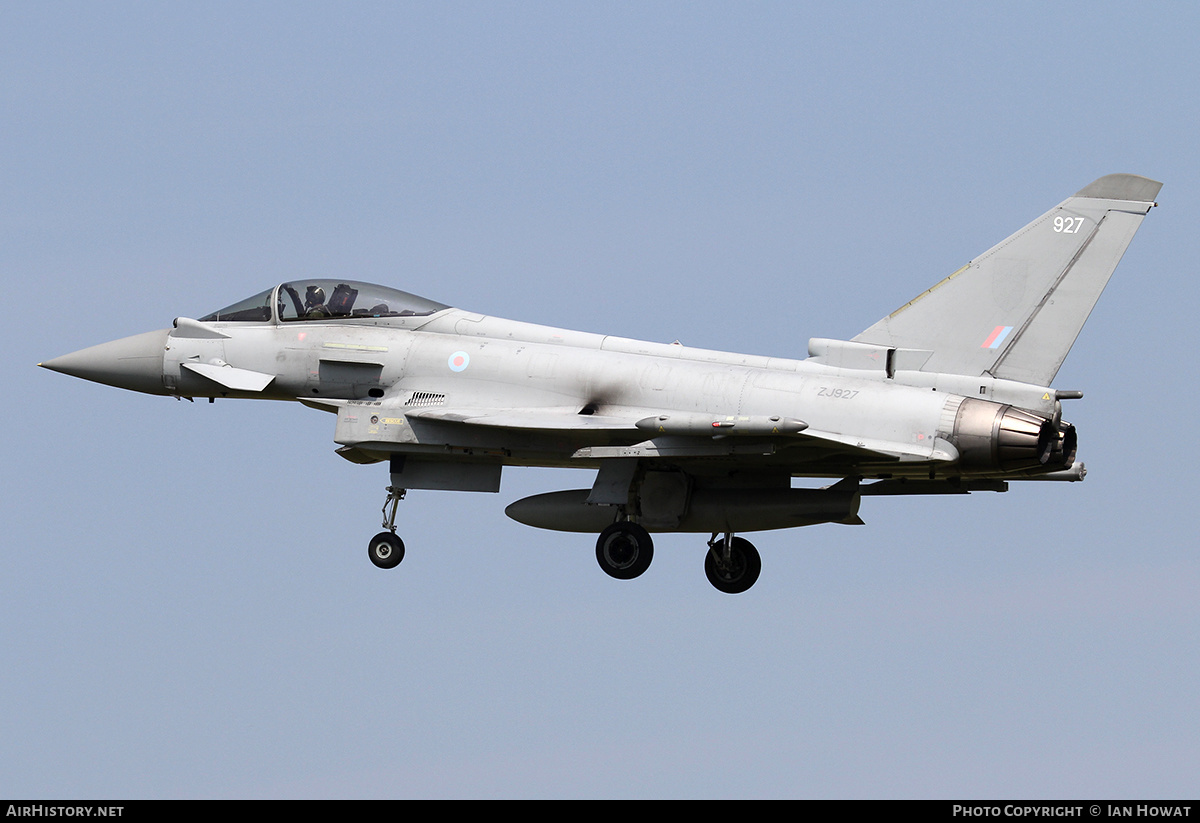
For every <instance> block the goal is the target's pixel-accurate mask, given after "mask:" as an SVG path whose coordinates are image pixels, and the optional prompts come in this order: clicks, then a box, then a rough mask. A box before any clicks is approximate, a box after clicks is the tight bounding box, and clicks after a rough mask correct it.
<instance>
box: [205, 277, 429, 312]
mask: <svg viewBox="0 0 1200 823" xmlns="http://www.w3.org/2000/svg"><path fill="white" fill-rule="evenodd" d="M272 307H274V310H272ZM448 308H450V307H449V306H446V305H443V304H441V303H437V302H435V301H433V300H426V299H425V298H424V297H417V296H416V295H415V294H409V293H408V292H406V291H400V290H399V289H389V288H388V287H386V286H376V285H373V284H371V283H359V282H356V281H353V280H297V281H294V282H291V283H283V284H281V285H279V286H275V287H274V288H270V289H267V290H266V291H264V292H262V293H261V294H256V295H254V296H253V297H247V298H246V299H245V300H242V301H241V302H238V303H234V304H233V305H232V306H227V307H225V308H223V309H221V310H220V311H215V312H213V313H212V314H209V315H206V316H204V317H201V318H200V320H201V322H204V323H217V322H221V323H228V322H240V323H270V322H272V321H274V322H283V323H291V322H297V321H299V322H305V321H308V322H312V321H320V320H337V319H342V318H364V319H365V318H375V317H413V316H419V315H428V314H433V313H434V312H439V311H441V310H442V309H448Z"/></svg>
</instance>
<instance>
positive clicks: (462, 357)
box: [446, 351, 471, 371]
mask: <svg viewBox="0 0 1200 823" xmlns="http://www.w3.org/2000/svg"><path fill="white" fill-rule="evenodd" d="M470 362H471V356H470V355H469V354H467V353H466V352H465V351H456V352H455V353H454V354H452V355H450V359H449V360H447V361H446V365H448V366H449V367H450V371H462V370H463V369H465V368H466V367H467V364H469V363H470Z"/></svg>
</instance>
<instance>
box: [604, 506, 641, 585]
mask: <svg viewBox="0 0 1200 823" xmlns="http://www.w3.org/2000/svg"><path fill="white" fill-rule="evenodd" d="M653 559H654V541H653V540H652V539H651V538H650V533H649V532H647V531H646V530H645V529H643V528H642V527H641V526H639V525H638V524H637V523H631V522H630V521H628V520H621V521H619V522H617V523H613V524H612V525H611V526H609V527H608V528H607V529H605V530H604V531H602V532H600V537H599V539H597V540H596V560H598V561H599V562H600V568H602V569H604V571H605V573H606V574H608V575H609V576H611V577H615V578H617V579H618V580H632V579H633V578H635V577H637V576H638V575H640V574H641V573H642V572H644V571H646V569H648V568H650V561H651V560H653Z"/></svg>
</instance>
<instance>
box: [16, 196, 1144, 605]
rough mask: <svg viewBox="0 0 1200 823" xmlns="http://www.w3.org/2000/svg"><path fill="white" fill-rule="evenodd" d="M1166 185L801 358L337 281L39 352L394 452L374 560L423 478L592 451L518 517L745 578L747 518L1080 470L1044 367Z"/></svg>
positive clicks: (388, 561) (91, 374)
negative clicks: (684, 548) (698, 559)
mask: <svg viewBox="0 0 1200 823" xmlns="http://www.w3.org/2000/svg"><path fill="white" fill-rule="evenodd" d="M1161 187H1162V184H1161V183H1158V182H1156V181H1153V180H1149V179H1147V178H1144V177H1138V176H1135V175H1130V174H1113V175H1109V176H1106V177H1102V178H1100V179H1099V180H1096V181H1095V182H1094V183H1092V184H1090V185H1088V186H1086V187H1084V188H1083V189H1081V190H1080V191H1079V192H1077V193H1076V194H1075V195H1073V196H1072V197H1069V198H1067V199H1066V200H1064V201H1063V202H1062V203H1061V204H1059V205H1058V206H1055V207H1054V208H1052V209H1051V210H1050V211H1048V212H1046V213H1045V214H1043V215H1042V216H1041V217H1039V218H1037V219H1036V220H1034V221H1033V222H1032V223H1030V224H1029V225H1027V226H1025V228H1023V229H1021V230H1020V231H1018V232H1017V233H1016V234H1014V235H1012V236H1011V237H1009V238H1008V239H1006V240H1004V241H1003V242H1001V243H999V244H998V245H996V246H995V247H993V248H992V249H990V250H989V251H987V252H985V253H984V254H982V255H980V256H979V257H978V258H976V259H974V260H972V261H971V262H969V263H967V264H966V265H965V266H963V267H962V268H960V269H959V270H958V271H956V272H954V273H953V274H951V275H950V276H949V277H947V278H945V279H944V280H942V281H941V282H940V283H937V284H936V285H934V286H933V287H932V288H930V289H928V290H927V291H924V292H922V293H920V294H918V295H917V296H916V297H915V298H913V299H912V300H911V301H909V302H908V303H905V304H904V305H903V306H901V307H900V308H898V309H897V310H896V311H894V312H892V313H891V314H889V315H887V316H886V317H884V318H882V319H881V320H879V322H877V323H875V324H874V325H873V326H871V327H870V328H868V329H866V330H865V331H863V332H861V333H860V334H858V335H856V336H855V337H853V338H851V339H849V340H832V339H820V338H814V339H811V340H809V342H808V357H807V359H803V360H794V359H789V358H780V357H763V356H754V355H743V354H733V353H728V352H721V351H709V350H703V349H695V348H689V347H687V346H683V345H679V344H677V343H671V344H667V343H653V342H645V341H640V340H631V339H625V338H620V337H611V336H605V335H602V334H592V333H587V332H579V331H569V330H565V329H559V328H551V327H547V326H540V325H533V324H529V323H522V322H517V321H513V320H504V319H501V318H497V317H487V316H484V315H481V314H476V313H474V312H471V311H467V310H463V309H458V308H453V307H451V306H448V305H444V304H442V303H438V302H435V301H433V300H428V299H425V298H423V297H417V296H416V295H413V294H409V293H407V292H403V291H398V290H396V289H392V288H387V287H384V286H376V285H371V284H368V283H360V282H355V281H351V280H344V279H340V278H333V279H312V280H298V281H293V282H288V283H282V284H280V285H276V286H272V287H271V288H269V289H266V290H265V291H262V292H259V293H258V294H256V295H254V296H253V297H249V298H247V299H245V300H242V301H240V302H238V303H234V304H233V305H231V306H229V307H227V308H223V309H221V310H219V311H215V312H213V313H211V314H208V315H205V316H203V317H200V318H199V319H190V318H187V317H179V318H176V320H175V321H174V323H173V324H172V327H171V328H169V329H162V330H160V331H151V332H146V333H145V334H139V335H135V336H133V337H127V338H124V339H122V340H116V341H113V342H111V343H104V344H101V345H99V346H93V347H91V348H88V349H83V350H81V351H77V352H74V353H73V354H67V355H63V356H62V357H58V358H56V359H54V360H50V361H48V362H45V363H41V364H39V365H41V366H43V367H45V368H48V369H51V370H53V371H57V372H62V373H64V374H69V375H73V376H75V377H81V378H84V379H86V380H93V381H96V382H99V383H105V384H108V385H111V386H117V387H120V388H125V389H132V390H134V391H139V392H146V393H148V394H158V395H167V396H174V397H176V398H187V399H189V400H192V399H195V398H208V399H209V401H210V402H211V401H212V400H214V399H215V398H218V397H221V398H266V399H274V400H291V401H299V402H301V403H304V404H305V405H307V406H310V407H312V408H314V409H319V410H321V411H325V412H329V413H330V414H332V415H334V416H335V418H336V424H335V427H334V442H335V443H337V444H338V448H337V453H338V454H340V455H341V456H342V457H344V458H346V459H347V460H350V461H352V462H354V463H362V464H372V463H385V464H387V467H388V470H389V479H390V483H389V485H388V486H387V497H386V500H385V503H384V506H383V514H384V523H383V527H384V531H382V532H380V533H379V534H377V535H376V536H375V537H373V538H372V539H371V540H370V542H369V544H368V555H369V557H370V559H371V561H372V562H373V563H374V564H375V565H376V566H378V567H380V568H385V569H386V568H392V567H395V566H396V565H398V564H399V563H400V561H401V560H402V559H403V558H404V552H405V547H404V542H403V541H402V540H401V539H400V537H399V536H397V534H396V511H397V504H398V503H399V502H400V500H401V499H402V498H403V497H404V496H405V493H406V492H407V491H408V490H410V489H445V490H457V491H476V492H498V491H499V490H500V477H501V473H502V471H503V469H504V468H505V467H509V466H553V467H573V468H580V469H590V470H592V471H594V472H595V476H594V479H593V481H592V484H591V486H590V487H587V488H580V489H573V490H567V491H556V492H550V493H548V494H539V495H534V496H532V497H526V498H524V499H522V500H518V501H516V502H515V503H513V504H511V505H510V506H509V507H508V508H507V510H506V511H507V514H508V515H509V517H511V518H513V519H514V520H517V521H519V522H521V523H525V524H527V525H530V526H535V527H538V528H544V529H556V530H559V531H566V532H584V533H591V534H596V535H598V537H597V540H596V559H597V560H598V561H599V564H600V567H601V568H602V569H603V570H604V571H605V572H607V573H608V574H609V575H610V576H612V577H614V578H618V579H631V578H635V577H638V576H639V575H641V574H642V573H643V572H645V571H646V569H647V568H648V567H649V566H650V562H651V559H652V557H653V553H654V548H653V538H652V537H651V535H652V534H655V533H661V532H690V533H699V534H707V535H709V537H708V540H707V547H708V548H707V551H706V553H705V560H704V569H705V572H706V574H707V577H708V579H709V581H710V582H711V583H712V585H713V586H715V587H716V588H717V589H718V590H720V591H722V592H727V593H731V594H733V593H739V592H744V591H746V590H747V589H749V588H750V587H751V586H752V585H753V584H754V582H755V581H756V580H757V579H758V576H759V572H760V570H761V560H760V556H759V553H758V551H757V550H756V549H755V548H754V546H753V545H752V544H751V543H750V542H749V541H748V540H746V539H745V538H744V537H740V536H738V535H740V534H743V533H746V532H754V531H761V530H766V529H782V528H791V527H794V526H806V525H812V524H816V523H844V524H859V523H862V522H863V521H862V520H861V519H860V518H859V508H860V504H861V501H862V498H863V497H870V496H874V495H912V494H966V493H970V492H973V491H996V492H1003V491H1007V490H1008V486H1009V483H1011V482H1017V481H1033V480H1038V481H1048V480H1049V481H1066V482H1070V481H1079V480H1082V479H1083V478H1084V474H1085V469H1084V466H1083V464H1082V463H1079V462H1077V461H1076V444H1077V437H1076V432H1075V428H1074V427H1073V426H1072V425H1071V424H1070V423H1068V422H1066V421H1065V420H1064V419H1063V409H1062V401H1064V400H1073V399H1077V398H1079V397H1082V393H1081V392H1079V391H1071V390H1062V389H1056V388H1053V387H1052V386H1051V383H1052V382H1053V381H1054V378H1055V375H1056V374H1057V373H1058V370H1059V367H1060V366H1061V365H1062V362H1063V359H1064V358H1065V357H1066V355H1067V352H1068V351H1069V350H1070V348H1071V346H1072V344H1073V343H1074V341H1075V338H1076V336H1077V335H1078V334H1079V331H1080V328H1081V327H1082V326H1083V323H1084V321H1085V320H1086V319H1087V317H1088V314H1089V313H1090V312H1091V310H1092V307H1093V306H1094V305H1095V303H1096V300H1097V299H1098V298H1099V296H1100V293H1101V291H1102V290H1103V289H1104V286H1105V284H1106V283H1107V282H1108V279H1109V277H1110V275H1111V274H1112V272H1113V270H1114V269H1115V268H1116V266H1117V263H1118V261H1119V260H1120V259H1121V256H1122V255H1123V254H1124V252H1125V249H1126V247H1127V246H1128V245H1129V242H1130V240H1131V239H1132V238H1133V235H1134V233H1135V232H1136V231H1137V229H1138V227H1139V226H1140V225H1141V222H1142V219H1143V218H1144V217H1145V215H1146V214H1147V213H1148V212H1149V210H1150V208H1151V207H1152V206H1154V205H1155V202H1154V200H1155V198H1156V197H1157V195H1158V192H1159V189H1160V188H1161ZM796 477H804V478H821V479H825V480H828V482H827V483H826V484H825V485H824V486H822V487H819V488H817V487H814V488H793V484H792V480H793V478H796ZM817 482H818V483H819V482H820V480H818V481H817Z"/></svg>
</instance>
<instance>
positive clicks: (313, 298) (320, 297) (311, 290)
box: [304, 286, 325, 306]
mask: <svg viewBox="0 0 1200 823" xmlns="http://www.w3.org/2000/svg"><path fill="white" fill-rule="evenodd" d="M304 300H305V302H306V303H308V304H309V305H310V306H321V305H324V303H325V289H323V288H321V287H320V286H309V287H308V292H307V293H306V294H305V295H304Z"/></svg>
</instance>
